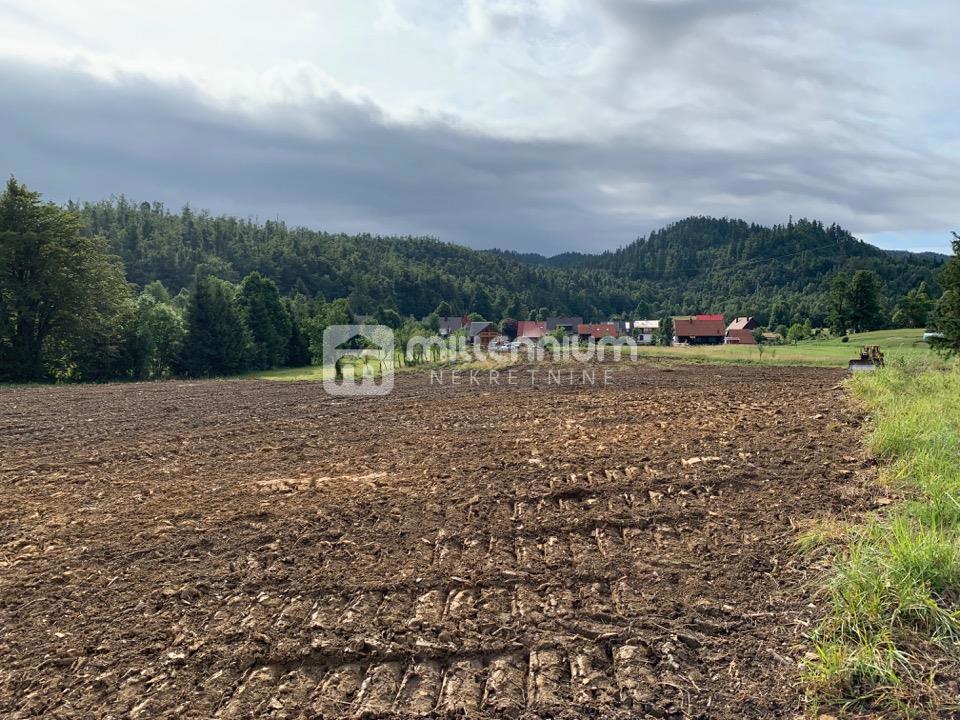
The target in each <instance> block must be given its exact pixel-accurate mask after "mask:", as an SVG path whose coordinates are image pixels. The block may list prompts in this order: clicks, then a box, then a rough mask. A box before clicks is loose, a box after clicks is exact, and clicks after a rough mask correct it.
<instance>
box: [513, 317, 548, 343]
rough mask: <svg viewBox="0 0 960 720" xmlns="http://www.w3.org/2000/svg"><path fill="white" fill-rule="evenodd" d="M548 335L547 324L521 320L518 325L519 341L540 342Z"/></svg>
mask: <svg viewBox="0 0 960 720" xmlns="http://www.w3.org/2000/svg"><path fill="white" fill-rule="evenodd" d="M546 335H547V323H546V322H539V321H537V320H521V321H520V322H518V323H517V339H518V340H520V339H521V338H528V339H530V340H539V339H540V338H543V337H546Z"/></svg>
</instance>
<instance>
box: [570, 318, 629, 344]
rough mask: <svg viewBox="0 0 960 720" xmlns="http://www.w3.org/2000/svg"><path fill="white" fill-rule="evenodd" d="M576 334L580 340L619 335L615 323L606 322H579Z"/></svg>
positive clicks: (600, 338)
mask: <svg viewBox="0 0 960 720" xmlns="http://www.w3.org/2000/svg"><path fill="white" fill-rule="evenodd" d="M577 335H578V336H579V337H580V339H581V340H589V339H590V338H593V339H594V340H602V339H603V338H605V337H612V338H615V337H620V332H619V330H617V326H616V324H614V323H612V322H606V323H581V324H580V325H578V326H577Z"/></svg>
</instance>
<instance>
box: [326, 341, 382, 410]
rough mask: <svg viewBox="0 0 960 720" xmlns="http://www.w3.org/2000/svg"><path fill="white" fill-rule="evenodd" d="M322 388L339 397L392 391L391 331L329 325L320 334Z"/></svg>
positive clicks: (380, 393)
mask: <svg viewBox="0 0 960 720" xmlns="http://www.w3.org/2000/svg"><path fill="white" fill-rule="evenodd" d="M323 389H324V390H326V391H327V393H328V394H330V395H336V396H339V397H358V396H359V397H363V396H371V395H374V396H375V395H388V394H389V393H390V391H392V390H393V330H391V329H390V328H388V327H387V326H386V325H331V326H329V327H328V328H326V329H324V331H323Z"/></svg>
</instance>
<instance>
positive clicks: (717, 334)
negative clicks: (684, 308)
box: [673, 314, 727, 345]
mask: <svg viewBox="0 0 960 720" xmlns="http://www.w3.org/2000/svg"><path fill="white" fill-rule="evenodd" d="M726 333H727V325H726V323H725V322H724V320H723V315H719V314H717V315H709V314H706V315H681V316H679V317H675V318H673V343H674V345H722V344H723V338H724V337H725V336H726Z"/></svg>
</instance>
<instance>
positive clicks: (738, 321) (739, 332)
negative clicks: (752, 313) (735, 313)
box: [723, 317, 759, 345]
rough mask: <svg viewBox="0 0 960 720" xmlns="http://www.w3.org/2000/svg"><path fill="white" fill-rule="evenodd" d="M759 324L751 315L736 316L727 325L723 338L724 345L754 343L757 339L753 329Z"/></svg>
mask: <svg viewBox="0 0 960 720" xmlns="http://www.w3.org/2000/svg"><path fill="white" fill-rule="evenodd" d="M758 327H759V324H758V323H757V321H756V320H754V319H753V318H752V317H738V318H735V319H734V321H733V322H732V323H730V324H729V325H727V334H726V336H725V337H724V339H723V343H724V344H725V345H756V344H757V340H756V338H755V337H754V336H753V331H754V330H756V329H757V328H758Z"/></svg>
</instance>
